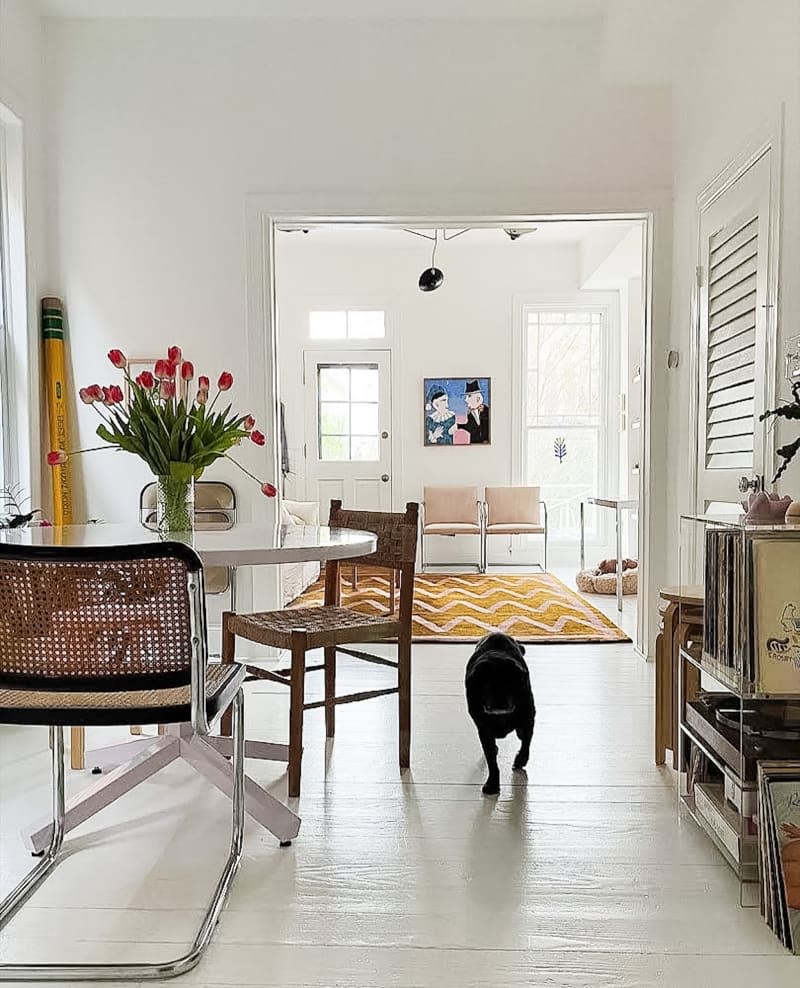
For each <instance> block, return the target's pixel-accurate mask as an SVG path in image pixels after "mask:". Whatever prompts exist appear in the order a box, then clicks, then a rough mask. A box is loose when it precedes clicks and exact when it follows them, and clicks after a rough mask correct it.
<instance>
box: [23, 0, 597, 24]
mask: <svg viewBox="0 0 800 988" xmlns="http://www.w3.org/2000/svg"><path fill="white" fill-rule="evenodd" d="M607 5H608V0H605V2H604V0H435V2H431V0H39V6H40V9H41V11H42V13H43V14H45V15H46V16H51V17H91V18H99V17H170V18H175V17H178V18H231V17H234V18H235V17H247V18H315V19H337V20H340V19H348V18H354V17H358V18H367V19H376V20H399V19H403V20H405V19H424V20H427V19H434V20H442V19H447V18H469V19H481V18H490V19H492V20H498V19H506V18H524V19H533V20H537V19H545V20H550V19H552V20H573V19H584V18H587V17H598V16H601V15H602V14H603V13H604V8H605V7H607Z"/></svg>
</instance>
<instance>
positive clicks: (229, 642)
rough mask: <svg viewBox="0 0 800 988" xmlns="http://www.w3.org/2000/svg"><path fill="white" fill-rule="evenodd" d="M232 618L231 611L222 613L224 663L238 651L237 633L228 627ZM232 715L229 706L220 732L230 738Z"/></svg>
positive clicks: (221, 723) (223, 717) (222, 657)
mask: <svg viewBox="0 0 800 988" xmlns="http://www.w3.org/2000/svg"><path fill="white" fill-rule="evenodd" d="M230 618H231V615H230V613H229V612H228V611H225V612H224V613H223V615H222V647H221V649H220V661H221V662H223V663H231V662H233V660H234V657H235V653H236V635H234V634H232V633H231V632H230V631H229V629H228V625H229V622H230ZM232 717H233V713H232V709H231V708H228V709H227V710H226V711H225V713H224V714H223V715H222V719H221V721H220V728H219V733H220V734H221V735H222V736H223V737H224V738H229V737H230V736H231V732H232V723H233V720H232Z"/></svg>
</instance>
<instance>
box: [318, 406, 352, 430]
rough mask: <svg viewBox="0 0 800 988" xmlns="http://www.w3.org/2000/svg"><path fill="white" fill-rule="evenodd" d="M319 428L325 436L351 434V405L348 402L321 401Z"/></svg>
mask: <svg viewBox="0 0 800 988" xmlns="http://www.w3.org/2000/svg"><path fill="white" fill-rule="evenodd" d="M319 429H320V433H321V434H322V435H323V436H348V435H349V434H350V405H349V404H348V403H346V402H333V401H321V402H320V403H319Z"/></svg>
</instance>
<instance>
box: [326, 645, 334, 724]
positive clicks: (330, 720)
mask: <svg viewBox="0 0 800 988" xmlns="http://www.w3.org/2000/svg"><path fill="white" fill-rule="evenodd" d="M335 699H336V649H335V647H334V646H330V647H328V648H326V649H325V737H326V738H332V737H333V736H334V734H335V733H336V704H335V703H334V702H333V701H334V700H335Z"/></svg>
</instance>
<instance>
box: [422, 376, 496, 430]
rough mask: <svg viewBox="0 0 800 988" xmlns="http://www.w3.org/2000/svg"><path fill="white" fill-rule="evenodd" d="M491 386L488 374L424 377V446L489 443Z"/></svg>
mask: <svg viewBox="0 0 800 988" xmlns="http://www.w3.org/2000/svg"><path fill="white" fill-rule="evenodd" d="M491 388H492V381H491V378H488V377H426V378H425V379H424V401H425V445H426V446H488V445H489V444H490V443H491V441H492V429H491V400H492V396H491Z"/></svg>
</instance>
